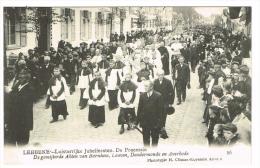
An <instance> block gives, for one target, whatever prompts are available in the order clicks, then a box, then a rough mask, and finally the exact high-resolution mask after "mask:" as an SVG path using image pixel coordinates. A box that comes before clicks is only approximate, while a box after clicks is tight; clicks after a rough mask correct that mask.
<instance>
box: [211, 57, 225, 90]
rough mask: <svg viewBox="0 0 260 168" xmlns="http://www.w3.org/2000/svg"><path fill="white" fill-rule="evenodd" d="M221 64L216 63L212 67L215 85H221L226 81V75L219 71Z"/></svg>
mask: <svg viewBox="0 0 260 168" xmlns="http://www.w3.org/2000/svg"><path fill="white" fill-rule="evenodd" d="M220 64H221V63H219V62H217V63H216V64H215V65H214V70H215V85H222V83H223V81H224V80H226V75H225V73H224V72H223V71H222V69H221V65H220Z"/></svg>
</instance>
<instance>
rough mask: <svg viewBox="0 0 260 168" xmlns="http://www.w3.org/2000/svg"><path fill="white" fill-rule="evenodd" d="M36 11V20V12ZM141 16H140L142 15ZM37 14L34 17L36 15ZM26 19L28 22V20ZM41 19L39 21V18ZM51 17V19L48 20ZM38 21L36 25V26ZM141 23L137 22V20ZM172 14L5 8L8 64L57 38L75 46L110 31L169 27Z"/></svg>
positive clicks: (148, 9) (163, 11) (132, 9)
mask: <svg viewBox="0 0 260 168" xmlns="http://www.w3.org/2000/svg"><path fill="white" fill-rule="evenodd" d="M35 13H36V14H38V20H36V19H37V16H36V14H35ZM140 14H141V15H142V16H141V15H140ZM35 17H36V18H35ZM28 20H29V21H28ZM39 20H40V21H39ZM50 20H51V21H50ZM36 21H38V22H37V26H38V27H37V26H36V25H35V24H36ZM140 22H141V24H138V23H140ZM172 27H173V13H172V11H171V8H164V7H144V8H140V7H88V8H78V7H77V8H67V7H66V8H62V7H59V8H38V9H37V8H33V9H30V8H25V7H6V8H4V39H5V45H4V46H5V55H6V58H7V59H6V61H7V65H9V64H13V62H14V60H15V59H16V58H17V56H18V54H19V53H20V52H22V53H23V54H24V55H27V51H28V49H33V48H35V47H39V48H41V49H43V50H48V49H49V48H50V47H54V48H57V46H58V42H59V41H60V40H65V41H68V42H70V43H71V44H72V45H73V46H78V45H79V44H80V43H81V42H83V41H84V42H87V43H91V42H92V41H96V40H101V39H103V40H104V41H105V42H107V41H109V39H110V34H111V33H115V32H117V33H118V34H120V32H123V33H124V34H126V32H131V31H132V30H141V29H146V30H154V31H155V30H158V29H161V28H164V29H169V30H170V29H172Z"/></svg>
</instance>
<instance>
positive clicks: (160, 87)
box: [154, 70, 174, 138]
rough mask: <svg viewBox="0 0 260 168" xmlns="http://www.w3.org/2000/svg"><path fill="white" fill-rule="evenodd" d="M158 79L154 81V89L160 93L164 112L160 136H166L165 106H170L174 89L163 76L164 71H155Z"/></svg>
mask: <svg viewBox="0 0 260 168" xmlns="http://www.w3.org/2000/svg"><path fill="white" fill-rule="evenodd" d="M157 76H158V79H156V80H155V81H154V90H155V91H157V92H159V93H161V94H162V98H163V105H164V112H163V115H162V126H163V127H162V129H161V138H168V136H167V132H166V130H165V123H166V118H167V108H168V107H171V106H172V104H173V102H174V90H173V85H172V83H171V81H170V80H169V79H166V78H165V77H164V71H163V70H158V71H157Z"/></svg>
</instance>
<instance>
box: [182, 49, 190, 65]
mask: <svg viewBox="0 0 260 168" xmlns="http://www.w3.org/2000/svg"><path fill="white" fill-rule="evenodd" d="M180 52H181V55H182V56H183V57H184V59H185V62H186V63H187V62H189V61H190V49H189V48H182V49H180Z"/></svg>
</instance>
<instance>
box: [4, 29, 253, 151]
mask: <svg viewBox="0 0 260 168" xmlns="http://www.w3.org/2000/svg"><path fill="white" fill-rule="evenodd" d="M249 42H250V37H247V36H245V35H244V34H242V33H241V34H232V32H228V31H226V30H224V29H221V28H219V27H216V26H212V25H211V26H209V25H206V26H204V25H201V26H197V27H195V28H193V29H191V30H187V31H184V32H182V33H180V34H177V33H176V32H174V31H170V30H167V31H166V30H160V31H156V32H154V31H150V30H149V31H148V30H139V31H132V32H127V33H126V35H124V33H122V32H121V33H120V35H118V34H117V33H116V34H111V36H110V41H109V42H104V41H103V39H100V40H97V41H93V42H92V43H90V44H87V43H86V42H82V43H80V44H79V46H72V45H71V44H70V43H69V42H66V41H64V40H61V41H60V42H59V45H58V48H57V49H55V48H53V47H51V48H50V50H49V51H41V49H39V48H37V47H35V48H34V49H30V50H28V54H23V53H21V54H20V55H19V58H18V60H17V62H16V69H15V76H14V79H13V80H12V82H10V84H9V85H11V89H9V90H6V93H5V94H6V98H5V99H6V101H7V104H10V103H11V104H15V106H16V108H13V107H9V106H8V105H7V106H6V107H5V113H6V114H7V115H6V116H7V117H6V124H5V128H6V130H8V131H7V134H9V133H10V132H11V140H12V141H11V143H13V144H15V143H16V142H17V143H22V144H28V142H29V131H30V130H32V125H33V124H32V120H33V119H32V116H33V112H32V106H33V101H34V102H36V103H37V101H38V100H41V99H43V98H44V99H45V98H46V103H45V108H46V109H48V108H49V107H50V106H51V111H52V114H51V116H52V118H51V119H50V123H53V124H54V123H55V122H56V121H58V120H59V115H62V116H63V119H64V120H66V119H67V117H69V116H70V115H73V113H70V112H69V111H68V110H67V104H68V102H67V97H68V96H70V95H72V94H76V93H75V91H77V90H79V92H80V94H79V96H78V100H77V101H79V104H78V105H79V107H80V109H81V110H84V111H87V112H88V115H86V116H88V121H89V122H90V123H91V125H93V127H94V128H99V129H102V126H103V127H105V126H106V125H105V122H107V121H106V115H105V114H106V113H107V110H109V111H112V110H117V111H118V118H115V120H117V121H118V125H119V127H118V132H119V134H124V133H125V125H126V126H127V130H133V129H138V130H140V129H139V126H140V127H141V128H142V131H140V132H142V136H143V144H144V145H145V146H157V145H158V142H159V139H160V137H161V138H164V139H165V138H169V136H168V134H167V130H166V125H167V124H169V125H170V124H171V123H167V122H166V121H167V115H170V114H172V113H174V110H175V109H174V104H175V103H176V105H177V106H186V105H188V104H186V99H187V98H188V97H189V93H187V91H186V89H190V88H191V87H193V88H195V87H196V89H200V90H201V92H202V93H201V94H202V100H203V101H205V110H204V111H203V112H201V118H202V122H203V123H204V124H205V125H206V126H207V128H208V132H207V134H206V135H205V136H206V137H207V138H208V142H209V144H210V145H219V146H224V145H233V144H236V143H243V144H250V143H251V78H250V64H248V62H249V61H248V59H250V58H249V55H250V54H249V53H250V49H251V47H250V44H248V43H249ZM25 74H26V75H25ZM192 75H193V76H194V75H198V79H199V80H198V81H196V82H195V83H198V85H197V86H191V76H192ZM25 76H26V77H25ZM28 77H29V79H28ZM24 78H26V80H25V79H24ZM193 83H194V82H193ZM27 85H28V86H30V87H26V86H27ZM30 88H32V89H33V90H35V91H33V92H32V91H29V89H30ZM23 90H24V91H23ZM22 91H23V92H22ZM28 92H30V93H28ZM23 94H24V95H23ZM28 94H29V95H28ZM31 94H33V95H31ZM28 97H29V98H28ZM7 98H8V99H7ZM21 99H25V100H23V101H27V102H25V103H20V102H19V101H20V100H21ZM175 100H176V102H175ZM23 106H26V108H24V107H23ZM106 107H108V108H106ZM19 108H20V109H24V112H23V111H19V114H18V112H17V109H19ZM75 108H76V107H75ZM35 110H37V109H35ZM193 110H196V109H193ZM19 116H22V117H19ZM17 117H19V118H17ZM28 122H29V123H30V124H29V123H28ZM64 122H69V121H64ZM28 124H29V125H28ZM192 124H201V123H192ZM21 128H24V130H22V132H21V131H19V130H20V129H21ZM111 131H112V130H111ZM21 134H24V135H25V134H26V135H27V137H26V138H23V136H24V135H21ZM86 136H87V135H86ZM8 137H9V136H8Z"/></svg>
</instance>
